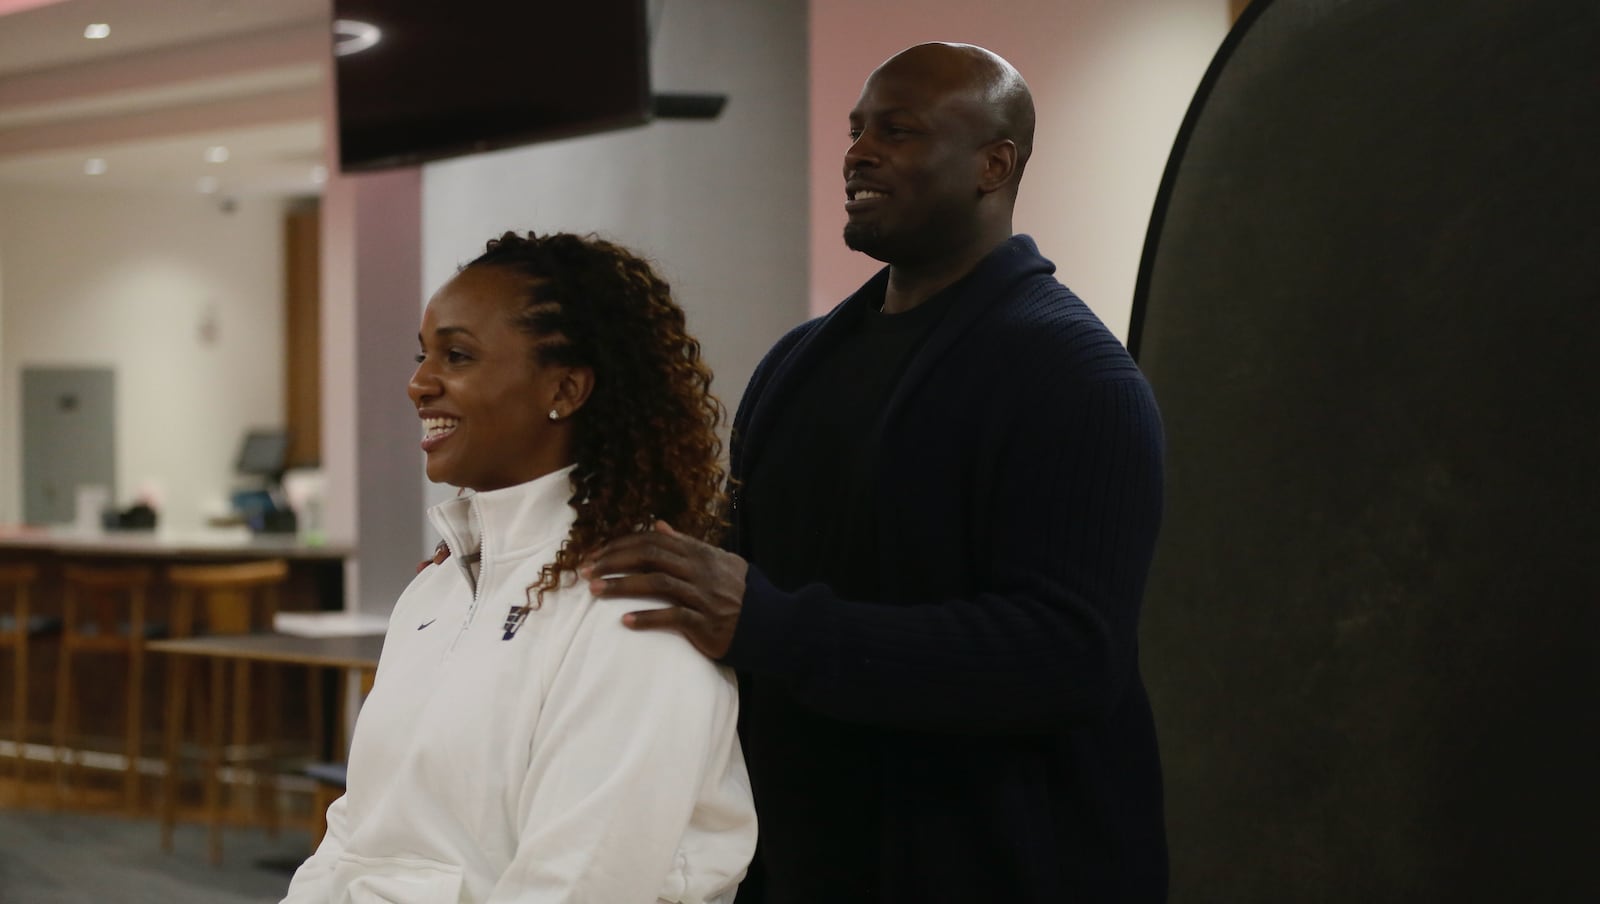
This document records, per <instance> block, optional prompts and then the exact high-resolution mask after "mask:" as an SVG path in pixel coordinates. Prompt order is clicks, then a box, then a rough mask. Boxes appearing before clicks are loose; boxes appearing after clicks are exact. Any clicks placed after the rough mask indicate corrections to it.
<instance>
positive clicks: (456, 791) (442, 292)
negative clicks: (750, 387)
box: [286, 233, 755, 904]
mask: <svg viewBox="0 0 1600 904" xmlns="http://www.w3.org/2000/svg"><path fill="white" fill-rule="evenodd" d="M419 341H420V343H421V352H420V354H419V355H418V356H417V369H416V371H415V373H413V374H412V377H411V380H410V382H409V384H408V392H409V394H410V397H411V400H412V402H413V403H414V404H415V405H416V407H417V413H418V415H419V417H420V418H421V421H422V425H423V439H422V448H423V450H424V452H425V453H426V455H427V471H428V476H429V478H430V479H433V480H435V481H439V482H444V483H450V484H453V485H455V486H459V487H462V488H463V489H465V490H469V491H471V492H470V493H469V494H467V495H463V496H461V497H458V498H456V499H452V500H450V501H448V502H445V503H443V504H441V505H439V506H436V507H435V508H434V509H432V510H431V511H430V513H429V514H430V517H431V519H432V522H433V525H434V527H435V528H436V529H437V530H438V531H439V533H440V534H441V536H443V538H444V542H445V543H446V545H447V546H448V547H449V550H450V552H451V556H450V557H449V558H448V559H445V560H443V561H441V562H438V563H435V564H432V565H430V566H428V567H427V568H425V569H424V570H423V571H422V572H421V573H420V574H418V575H417V578H416V579H415V580H414V581H413V582H412V584H411V586H410V587H408V588H407V589H406V591H405V593H404V594H402V595H401V597H400V600H399V602H398V603H397V604H396V606H395V609H394V614H393V616H392V618H391V621H390V627H389V633H388V636H387V637H386V638H385V641H384V647H383V658H382V661H381V662H380V664H379V667H378V677H377V681H376V683H375V685H374V687H373V690H372V693H371V695H370V696H369V697H368V699H367V702H366V704H365V705H364V707H363V709H362V712H361V717H360V720H359V721H358V723H357V725H356V732H355V738H354V740H353V741H352V744H351V748H350V768H349V784H348V791H347V793H346V795H345V796H344V797H343V798H341V799H340V800H338V801H336V802H335V803H334V804H333V805H332V806H331V807H330V808H329V810H328V833H327V836H326V838H325V840H324V841H323V843H322V845H321V846H320V847H319V848H318V849H317V852H316V853H315V854H314V855H313V856H312V857H311V858H310V859H309V860H307V861H306V863H305V864H304V865H302V866H301V868H300V870H299V871H298V872H297V873H296V875H295V878H294V881H293V883H292V884H291V886H290V889H289V896H288V898H287V899H286V900H289V901H294V902H313V901H318V902H320V901H335V900H347V899H351V898H354V899H360V900H365V899H366V898H365V897H363V895H366V896H374V897H375V898H382V899H384V900H404V901H413V900H461V901H485V900H596V901H643V900H657V899H659V900H666V901H681V902H686V904H693V902H727V901H731V900H732V896H733V892H734V890H735V889H736V887H737V885H738V882H739V880H740V879H741V878H742V877H743V875H744V870H745V867H746V865H747V864H748V863H749V861H750V857H751V855H752V853H753V851H754V847H755V814H754V810H753V806H752V802H751V797H750V791H749V780H748V778H747V777H746V774H745V768H744V760H743V757H742V755H741V753H740V750H739V745H738V739H737V736H736V735H735V732H734V725H735V721H736V713H737V692H736V689H735V685H734V682H733V680H732V678H731V676H730V675H729V674H728V673H727V672H726V671H725V670H723V669H721V668H719V667H717V666H716V665H715V664H713V663H712V662H710V661H709V660H706V659H705V658H703V657H701V656H700V654H699V653H697V652H696V651H695V650H694V649H693V648H692V647H690V646H689V645H688V644H686V643H684V642H683V640H682V639H681V638H679V637H677V636H675V635H671V634H666V633H638V632H631V631H629V630H628V629H626V628H625V627H623V625H622V622H621V619H622V616H623V615H624V614H625V613H628V612H630V611H634V610H637V609H639V608H641V607H644V608H651V607H654V606H659V605H660V603H653V602H649V601H643V600H638V599H634V600H613V599H605V600H597V599H595V598H594V597H593V596H591V594H590V592H589V589H588V585H587V584H586V583H582V584H580V583H579V582H577V581H576V580H575V579H574V578H573V573H574V571H575V570H576V568H577V566H578V564H579V562H580V561H581V560H582V558H583V557H584V556H585V555H586V554H587V553H589V552H590V551H592V550H594V549H596V548H597V547H598V546H599V545H600V544H602V543H604V542H605V541H606V540H610V539H613V538H616V537H618V536H621V535H624V534H627V533H631V532H633V531H635V530H638V529H639V528H641V527H644V526H648V525H650V524H652V523H653V522H654V521H655V520H656V519H658V518H661V519H667V520H670V521H671V522H672V523H673V524H675V525H677V526H678V527H679V529H680V530H682V531H684V532H685V533H691V534H693V535H695V536H697V537H711V536H713V535H714V534H715V533H716V532H717V530H718V528H719V526H720V524H721V520H720V509H721V503H722V495H721V486H722V482H723V471H722V469H721V467H720V466H719V464H718V458H719V454H720V444H719V442H718V440H717V436H716V425H717V423H718V422H719V420H720V418H721V414H722V408H721V405H720V404H719V403H718V402H717V400H716V399H715V398H714V397H713V396H712V395H711V394H710V383H711V373H710V371H709V370H708V369H707V368H706V366H705V365H704V364H703V363H702V362H701V361H700V350H699V344H698V343H697V342H696V341H695V339H694V338H693V337H692V336H690V335H689V333H688V332H687V330H686V329H685V323H684V315H683V311H682V309H680V308H679V307H678V305H677V304H676V303H675V302H674V301H673V299H672V295H671V291H670V289H669V288H668V286H667V284H666V283H665V282H664V281H662V280H661V278H660V277H658V276H657V275H656V274H655V272H654V271H653V270H652V269H651V267H650V266H649V264H647V263H646V262H644V261H642V260H640V259H639V258H637V257H635V256H634V255H632V254H630V253H628V252H627V251H626V250H624V249H622V248H620V247H618V246H616V245H613V244H611V243H609V242H605V241H602V240H599V239H594V238H585V237H579V236H573V235H550V236H534V235H528V236H519V235H516V234H514V233H507V234H505V235H503V236H501V237H500V238H498V239H495V240H492V241H490V242H489V243H488V248H487V250H486V251H485V252H484V254H483V255H481V256H480V257H478V258H477V259H476V260H474V261H472V262H471V263H470V264H468V265H467V266H466V267H464V268H463V269H462V270H461V271H460V272H459V273H457V274H456V276H455V277H453V278H452V279H451V280H450V281H448V282H447V283H445V285H444V286H443V287H441V288H440V289H439V291H438V292H437V293H436V294H435V295H434V297H433V299H432V300H431V301H430V302H429V303H428V307H427V311H426V312H425V314H424V315H423V320H422V330H421V333H420V335H419Z"/></svg>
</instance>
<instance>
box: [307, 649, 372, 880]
mask: <svg viewBox="0 0 1600 904" xmlns="http://www.w3.org/2000/svg"><path fill="white" fill-rule="evenodd" d="M376 673H377V670H376V669H362V670H361V691H360V695H359V697H360V699H361V700H366V699H367V694H369V693H371V692H372V683H373V679H374V678H376V677H377V674H376ZM341 730H342V729H341ZM334 755H335V756H342V755H343V748H342V746H341V745H336V746H335V747H334ZM301 771H302V772H303V773H304V774H305V776H306V777H307V778H309V779H311V781H312V792H311V852H312V853H316V850H317V847H318V846H319V845H321V844H322V837H323V836H324V835H326V834H327V833H328V807H330V806H332V805H333V802H334V801H335V800H338V799H339V796H340V795H341V794H343V793H344V792H345V784H346V778H347V766H346V764H345V762H344V760H342V759H340V760H338V761H336V762H328V761H318V762H312V763H308V764H306V766H305V768H304V769H303V770H301Z"/></svg>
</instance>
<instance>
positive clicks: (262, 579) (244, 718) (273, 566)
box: [161, 559, 289, 863]
mask: <svg viewBox="0 0 1600 904" xmlns="http://www.w3.org/2000/svg"><path fill="white" fill-rule="evenodd" d="M166 577H167V582H168V583H169V584H170V585H171V586H172V589H173V602H172V634H173V636H174V637H189V636H194V635H199V634H206V635H214V634H249V633H257V632H264V631H271V630H272V623H273V619H274V617H275V616H276V615H277V612H278V605H279V601H280V599H279V597H280V592H281V590H282V587H283V585H284V583H285V582H286V581H287V580H288V577H289V565H288V563H287V562H286V561H284V560H282V559H269V560H266V561H260V562H242V563H237V564H228V565H174V566H171V567H170V568H168V569H167V571H166ZM188 658H189V657H186V656H174V657H170V659H169V662H168V668H169V671H168V673H167V674H168V683H167V695H168V711H169V712H178V711H180V710H181V708H182V706H183V700H182V699H181V695H183V694H184V692H185V690H187V691H188V692H189V693H190V694H195V693H198V692H199V691H200V690H201V689H202V687H205V688H206V689H208V690H209V692H210V693H209V696H210V699H209V701H207V702H208V704H209V705H208V706H207V707H206V709H208V710H209V715H208V716H207V718H206V719H205V720H204V721H205V724H206V729H207V730H206V731H205V732H204V734H203V736H205V737H208V738H209V752H208V754H207V760H206V766H205V772H204V778H205V806H206V822H207V824H208V825H209V828H210V839H209V841H210V856H211V862H213V863H219V862H221V860H222V793H221V786H220V775H221V771H222V759H223V757H222V749H223V745H222V737H223V734H224V731H223V722H224V717H225V715H226V713H225V709H224V702H225V700H224V696H225V695H224V694H223V689H224V684H225V682H226V680H227V676H226V674H225V666H226V663H225V662H224V661H223V660H222V659H220V658H215V657H213V658H212V659H211V662H210V675H209V679H210V680H209V681H207V682H204V684H202V683H197V682H192V681H188V680H186V679H187V673H188V666H189V663H188V661H187V660H188ZM267 674H268V686H267V694H266V696H267V697H268V699H267V700H266V701H265V705H264V706H263V707H261V709H262V710H263V711H264V712H265V714H266V716H267V720H268V726H267V734H268V738H269V740H272V741H276V740H277V739H278V738H279V736H280V735H281V734H282V732H281V728H282V716H283V709H282V706H281V705H280V702H279V697H280V696H281V695H280V694H279V683H278V681H277V680H276V679H277V678H278V677H279V674H278V672H277V671H269V672H268V673H267ZM250 695H251V687H250V663H249V662H245V661H243V660H239V661H236V662H235V663H234V667H233V726H232V727H233V730H232V738H231V744H232V746H233V748H234V749H235V750H240V751H243V750H245V749H246V746H245V745H246V743H247V742H248V740H249V736H250V719H251V716H252V715H254V710H253V708H252V707H251V705H250ZM191 702H199V701H197V700H191ZM180 731H181V728H180V726H179V725H178V724H177V722H176V721H174V722H172V723H170V724H168V725H167V726H166V742H165V744H166V754H165V755H166V762H167V769H166V776H165V778H164V780H163V782H164V783H163V788H162V817H161V818H162V822H161V846H162V848H163V849H165V850H168V851H170V850H172V827H173V825H174V823H175V822H176V821H177V820H176V816H177V812H176V808H177V750H178V744H179V742H180V740H181V739H180V738H179V734H180ZM252 782H253V784H254V785H255V790H256V803H257V806H258V807H260V808H261V809H263V810H264V811H265V814H266V819H267V831H268V833H269V834H270V835H272V836H274V837H275V836H276V835H277V831H278V805H277V781H276V777H275V775H274V773H273V772H272V771H271V770H270V769H267V770H255V771H254V772H253V776H252Z"/></svg>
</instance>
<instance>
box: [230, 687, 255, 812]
mask: <svg viewBox="0 0 1600 904" xmlns="http://www.w3.org/2000/svg"><path fill="white" fill-rule="evenodd" d="M250 715H251V714H250V663H249V662H246V661H245V660H242V659H241V660H239V661H237V662H235V663H234V664H233V749H234V750H235V751H237V754H236V756H235V757H233V758H232V759H231V760H230V762H229V764H228V766H229V771H231V772H232V773H233V774H234V776H235V779H234V781H232V782H230V783H228V784H227V785H226V786H224V789H223V790H224V792H225V794H226V795H227V800H228V807H227V812H228V813H229V814H230V815H232V814H234V813H235V812H236V810H235V807H237V803H236V802H235V801H236V798H237V793H238V787H239V782H240V781H241V780H243V779H245V778H246V777H248V778H249V781H250V790H251V791H252V792H254V791H255V790H256V789H255V784H256V781H257V779H256V770H255V763H254V762H253V761H252V760H251V759H250ZM251 797H252V798H253V797H254V794H252V795H251ZM252 815H253V814H252Z"/></svg>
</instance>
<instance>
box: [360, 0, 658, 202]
mask: <svg viewBox="0 0 1600 904" xmlns="http://www.w3.org/2000/svg"><path fill="white" fill-rule="evenodd" d="M646 2H647V0H583V2H581V3H552V2H539V0H518V2H509V3H508V2H503V0H449V2H442V0H334V3H333V12H334V19H335V20H336V21H335V28H334V30H335V34H334V50H335V57H334V76H335V82H336V89H337V90H336V96H337V103H338V127H339V163H340V167H341V169H343V170H344V171H346V172H359V171H365V170H378V169H385V168H389V167H396V166H410V165H414V164H418V163H423V162H425V161H429V160H437V159H441V158H444V157H453V156H457V155H461V154H469V153H475V152H478V151H487V150H494V149H497V148H505V147H512V146H515V145H521V144H529V143H532V142H537V141H546V140H549V139H554V138H567V137H571V136H575V135H585V134H590V133H593V132H601V131H607V130H610V129H619V128H625V127H628V126H636V125H642V124H644V123H646V122H648V121H649V120H650V118H651V97H650V60H649V33H648V32H649V29H648V21H647V13H646ZM368 27H370V28H368ZM370 29H376V38H377V40H376V42H375V43H371V45H370V46H367V47H365V48H364V49H356V48H360V47H361V46H362V45H363V44H366V43H368V42H369V41H370V40H371V37H372V35H373V32H372V31H371V30H370Z"/></svg>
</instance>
